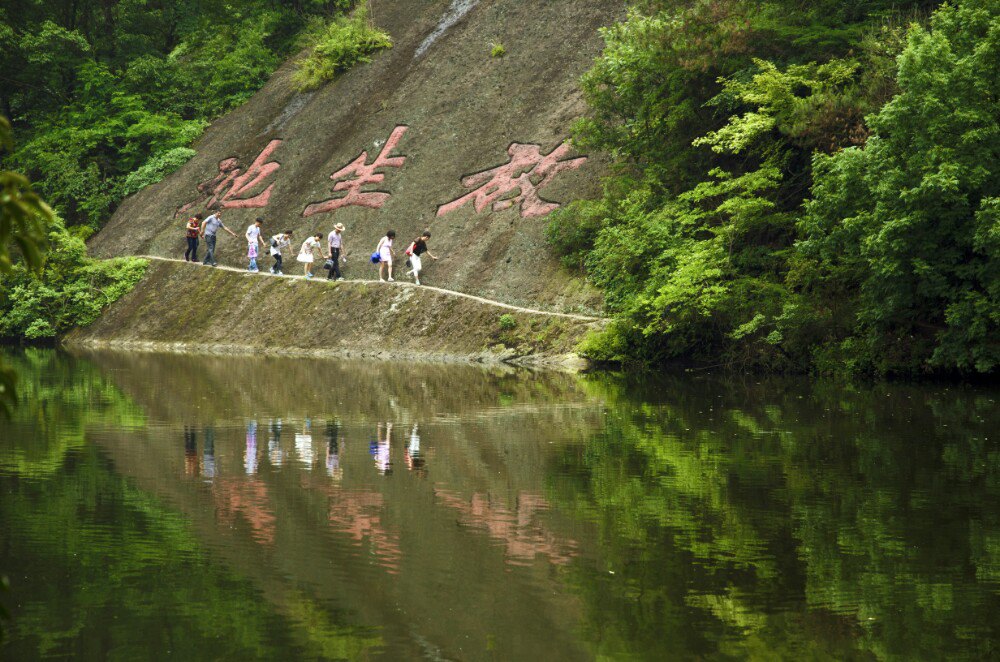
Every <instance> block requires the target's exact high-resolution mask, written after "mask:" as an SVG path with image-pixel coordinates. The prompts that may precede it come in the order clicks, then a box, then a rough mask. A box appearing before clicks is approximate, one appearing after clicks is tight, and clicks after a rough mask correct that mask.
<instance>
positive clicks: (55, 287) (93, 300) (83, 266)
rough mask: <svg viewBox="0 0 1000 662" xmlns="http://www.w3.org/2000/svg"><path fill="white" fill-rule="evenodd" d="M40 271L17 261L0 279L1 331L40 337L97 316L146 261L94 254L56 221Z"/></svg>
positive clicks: (127, 288)
mask: <svg viewBox="0 0 1000 662" xmlns="http://www.w3.org/2000/svg"><path fill="white" fill-rule="evenodd" d="M49 245H50V250H49V253H48V260H47V261H46V263H45V266H44V267H43V268H42V270H41V273H40V274H34V273H31V272H29V271H28V270H27V269H25V268H24V266H23V265H21V264H19V265H17V266H16V267H15V268H14V270H13V271H12V273H11V274H10V275H9V276H4V277H3V279H2V282H0V285H2V287H0V337H7V338H21V339H24V340H44V339H47V338H54V337H56V336H57V335H59V334H60V333H64V332H66V331H69V330H70V329H72V328H74V327H77V326H86V325H88V324H90V323H91V322H93V321H94V320H96V319H97V318H98V316H99V315H100V314H101V311H102V310H103V309H104V308H105V306H108V305H109V304H111V303H113V302H115V301H117V300H118V299H119V298H120V297H121V296H123V295H125V294H127V293H128V292H130V291H131V290H132V288H133V287H135V284H136V283H138V282H139V280H140V279H141V278H142V277H143V275H144V274H145V273H146V267H147V266H148V262H146V261H145V260H142V259H139V258H117V259H114V260H94V259H91V258H88V257H87V247H86V244H84V243H83V239H81V238H80V237H78V236H76V235H74V234H71V233H69V232H67V231H66V230H65V229H64V228H63V227H62V225H55V226H54V227H53V229H52V231H51V232H50V233H49Z"/></svg>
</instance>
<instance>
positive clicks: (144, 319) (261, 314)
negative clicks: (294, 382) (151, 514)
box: [65, 260, 603, 370]
mask: <svg viewBox="0 0 1000 662" xmlns="http://www.w3.org/2000/svg"><path fill="white" fill-rule="evenodd" d="M195 298H196V299H197V301H194V300H193V299H195ZM456 320H461V323H456ZM602 327H603V321H602V320H599V319H594V318H587V317H583V316H579V315H569V314H559V313H547V312H542V311H535V310H527V309H515V308H512V307H510V306H505V305H502V304H493V303H489V302H486V301H480V300H476V299H474V298H473V297H470V296H463V295H458V294H455V293H451V292H448V291H442V290H439V289H437V288H433V287H417V286H416V285H410V284H405V283H399V284H397V285H390V284H383V283H364V282H354V281H348V282H343V283H329V282H326V281H325V280H318V281H317V280H313V281H307V280H305V279H303V278H296V277H291V276H283V277H279V276H271V275H252V274H248V273H245V272H236V271H234V270H231V269H229V268H226V267H223V268H219V269H210V268H207V267H201V266H195V265H190V264H185V263H184V262H176V261H167V260H151V261H150V266H149V269H148V271H147V273H146V275H145V277H144V278H143V279H142V281H140V282H139V284H138V285H137V286H136V288H135V289H134V290H133V291H132V292H130V293H129V294H127V295H125V296H124V297H122V298H121V299H119V300H118V301H116V302H115V303H113V304H111V306H109V307H108V308H107V309H106V310H105V311H104V314H103V315H101V317H100V319H98V320H97V321H96V322H94V323H93V324H91V325H89V326H87V327H84V328H79V329H75V330H74V331H72V332H71V333H70V334H69V335H68V336H67V337H66V338H65V343H66V344H67V345H69V346H75V347H81V346H83V347H117V348H123V349H142V350H155V351H181V352H200V353H215V354H281V355H291V356H314V357H315V356H327V357H364V358H376V359H393V360H419V361H422V362H426V361H433V362H456V361H461V362H469V361H472V362H478V363H488V364H497V363H501V362H507V363H515V364H521V365H532V366H545V367H552V368H559V369H568V370H576V369H579V368H581V367H582V365H583V363H582V362H581V361H580V360H579V358H578V357H576V356H575V355H573V351H574V349H575V348H576V346H577V345H578V344H579V342H580V340H581V339H582V338H583V336H584V334H586V333H587V332H588V331H597V330H600V329H601V328H602Z"/></svg>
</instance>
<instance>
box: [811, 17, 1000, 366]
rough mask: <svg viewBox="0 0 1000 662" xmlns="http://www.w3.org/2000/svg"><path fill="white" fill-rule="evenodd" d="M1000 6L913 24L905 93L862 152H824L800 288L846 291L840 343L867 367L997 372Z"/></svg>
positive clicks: (904, 67) (904, 62) (903, 63)
mask: <svg viewBox="0 0 1000 662" xmlns="http://www.w3.org/2000/svg"><path fill="white" fill-rule="evenodd" d="M998 57H1000V2H997V1H996V0H964V1H963V2H961V3H959V4H956V5H954V6H947V5H946V6H944V7H942V8H941V9H940V10H938V11H937V12H936V13H935V14H934V16H933V18H932V20H931V23H930V27H929V28H927V29H925V28H924V27H921V26H919V25H916V26H914V27H913V28H912V29H911V31H910V34H909V38H908V40H907V44H906V48H905V50H904V51H903V53H902V55H901V56H900V58H899V74H898V86H899V93H898V94H897V95H896V96H895V97H894V98H893V99H892V100H891V101H890V102H889V103H887V104H886V105H885V107H884V108H882V109H881V110H880V111H879V112H878V113H877V114H876V115H875V116H873V117H872V119H871V122H870V124H871V130H872V136H871V137H870V139H869V140H868V142H867V144H866V145H865V146H864V147H863V148H852V149H847V150H844V151H842V152H840V153H838V154H833V155H829V156H825V155H817V156H816V160H815V171H816V183H815V185H814V187H813V198H812V200H811V201H810V202H809V203H808V205H807V208H806V214H805V216H804V218H803V219H802V223H801V226H800V227H801V232H802V235H803V237H804V241H803V242H802V243H801V244H800V245H799V247H798V252H799V254H800V255H801V259H802V260H803V262H804V264H803V265H802V266H801V269H800V273H799V274H798V275H797V278H798V280H799V283H800V284H801V287H802V290H803V291H804V292H805V293H807V294H808V295H809V298H810V299H812V300H814V301H818V302H819V303H820V305H823V304H824V302H825V301H827V300H830V299H839V300H842V299H843V298H844V297H848V298H849V299H851V302H850V304H851V305H850V306H848V307H847V311H845V312H849V313H850V317H849V318H848V319H849V320H850V321H851V322H852V324H850V328H849V329H848V330H847V334H846V335H847V338H846V339H843V340H841V341H839V345H837V346H836V347H835V349H834V350H833V351H834V352H835V353H836V355H839V356H843V355H849V356H851V357H854V360H855V361H856V363H857V365H858V367H860V368H863V369H867V370H875V371H878V372H887V371H921V372H924V371H929V370H933V369H944V370H960V371H963V372H980V373H988V372H991V371H993V370H994V369H995V368H996V367H997V366H998V365H1000V343H998V342H997V338H998V337H1000V101H998V99H1000V83H998V81H997V78H996V76H995V75H994V74H993V70H994V69H995V65H996V63H997V61H998Z"/></svg>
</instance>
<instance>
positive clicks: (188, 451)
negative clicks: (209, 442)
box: [184, 425, 198, 476]
mask: <svg viewBox="0 0 1000 662" xmlns="http://www.w3.org/2000/svg"><path fill="white" fill-rule="evenodd" d="M197 473H198V433H197V432H196V431H195V428H194V426H193V425H185V426H184V475H185V476H194V475H195V474H197Z"/></svg>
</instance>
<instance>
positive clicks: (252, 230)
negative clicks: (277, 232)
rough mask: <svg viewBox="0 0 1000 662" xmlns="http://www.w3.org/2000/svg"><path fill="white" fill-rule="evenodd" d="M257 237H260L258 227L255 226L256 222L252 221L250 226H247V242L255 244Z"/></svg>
mask: <svg viewBox="0 0 1000 662" xmlns="http://www.w3.org/2000/svg"><path fill="white" fill-rule="evenodd" d="M258 237H260V228H259V227H257V224H256V223H252V224H251V225H250V227H248V228H247V243H248V244H256V243H257V238H258Z"/></svg>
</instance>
